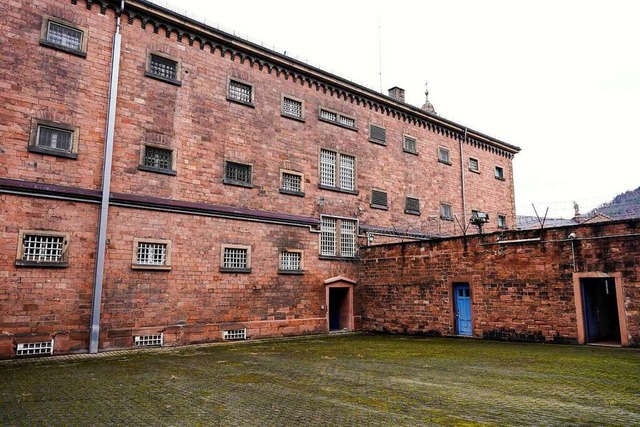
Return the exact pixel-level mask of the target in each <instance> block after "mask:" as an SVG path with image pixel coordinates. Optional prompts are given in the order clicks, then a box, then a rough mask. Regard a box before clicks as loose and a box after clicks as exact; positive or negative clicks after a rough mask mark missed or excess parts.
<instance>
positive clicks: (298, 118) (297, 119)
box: [280, 113, 306, 123]
mask: <svg viewBox="0 0 640 427" xmlns="http://www.w3.org/2000/svg"><path fill="white" fill-rule="evenodd" d="M280 115H281V116H282V117H285V118H287V119H291V120H295V121H297V122H302V123H304V122H306V120H305V118H304V117H297V116H292V115H291V114H285V113H280Z"/></svg>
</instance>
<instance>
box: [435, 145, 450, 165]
mask: <svg viewBox="0 0 640 427" xmlns="http://www.w3.org/2000/svg"><path fill="white" fill-rule="evenodd" d="M438 161H439V162H440V163H444V164H446V165H451V155H450V153H449V150H448V149H447V148H444V147H439V148H438Z"/></svg>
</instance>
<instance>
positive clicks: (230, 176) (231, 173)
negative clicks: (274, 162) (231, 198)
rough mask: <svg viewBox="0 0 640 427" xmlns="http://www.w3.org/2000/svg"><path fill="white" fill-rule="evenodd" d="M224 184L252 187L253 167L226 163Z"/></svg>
mask: <svg viewBox="0 0 640 427" xmlns="http://www.w3.org/2000/svg"><path fill="white" fill-rule="evenodd" d="M223 182H224V183H225V184H231V185H239V186H242V187H251V165H245V164H242V163H235V162H225V163H224V180H223Z"/></svg>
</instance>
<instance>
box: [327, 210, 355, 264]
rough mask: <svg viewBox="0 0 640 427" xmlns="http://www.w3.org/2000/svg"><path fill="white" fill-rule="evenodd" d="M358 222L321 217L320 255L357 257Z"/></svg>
mask: <svg viewBox="0 0 640 427" xmlns="http://www.w3.org/2000/svg"><path fill="white" fill-rule="evenodd" d="M356 234H357V221H356V220H351V219H343V218H332V217H325V216H323V217H321V223H320V255H321V256H339V257H348V258H352V257H354V256H355V255H356Z"/></svg>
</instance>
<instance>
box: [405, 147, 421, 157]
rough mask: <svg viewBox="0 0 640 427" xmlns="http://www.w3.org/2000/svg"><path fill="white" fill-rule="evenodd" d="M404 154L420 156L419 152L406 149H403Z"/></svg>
mask: <svg viewBox="0 0 640 427" xmlns="http://www.w3.org/2000/svg"><path fill="white" fill-rule="evenodd" d="M402 151H403V152H405V153H407V154H413V155H414V156H417V155H418V152H417V151H411V150H407V149H406V148H403V149H402Z"/></svg>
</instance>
